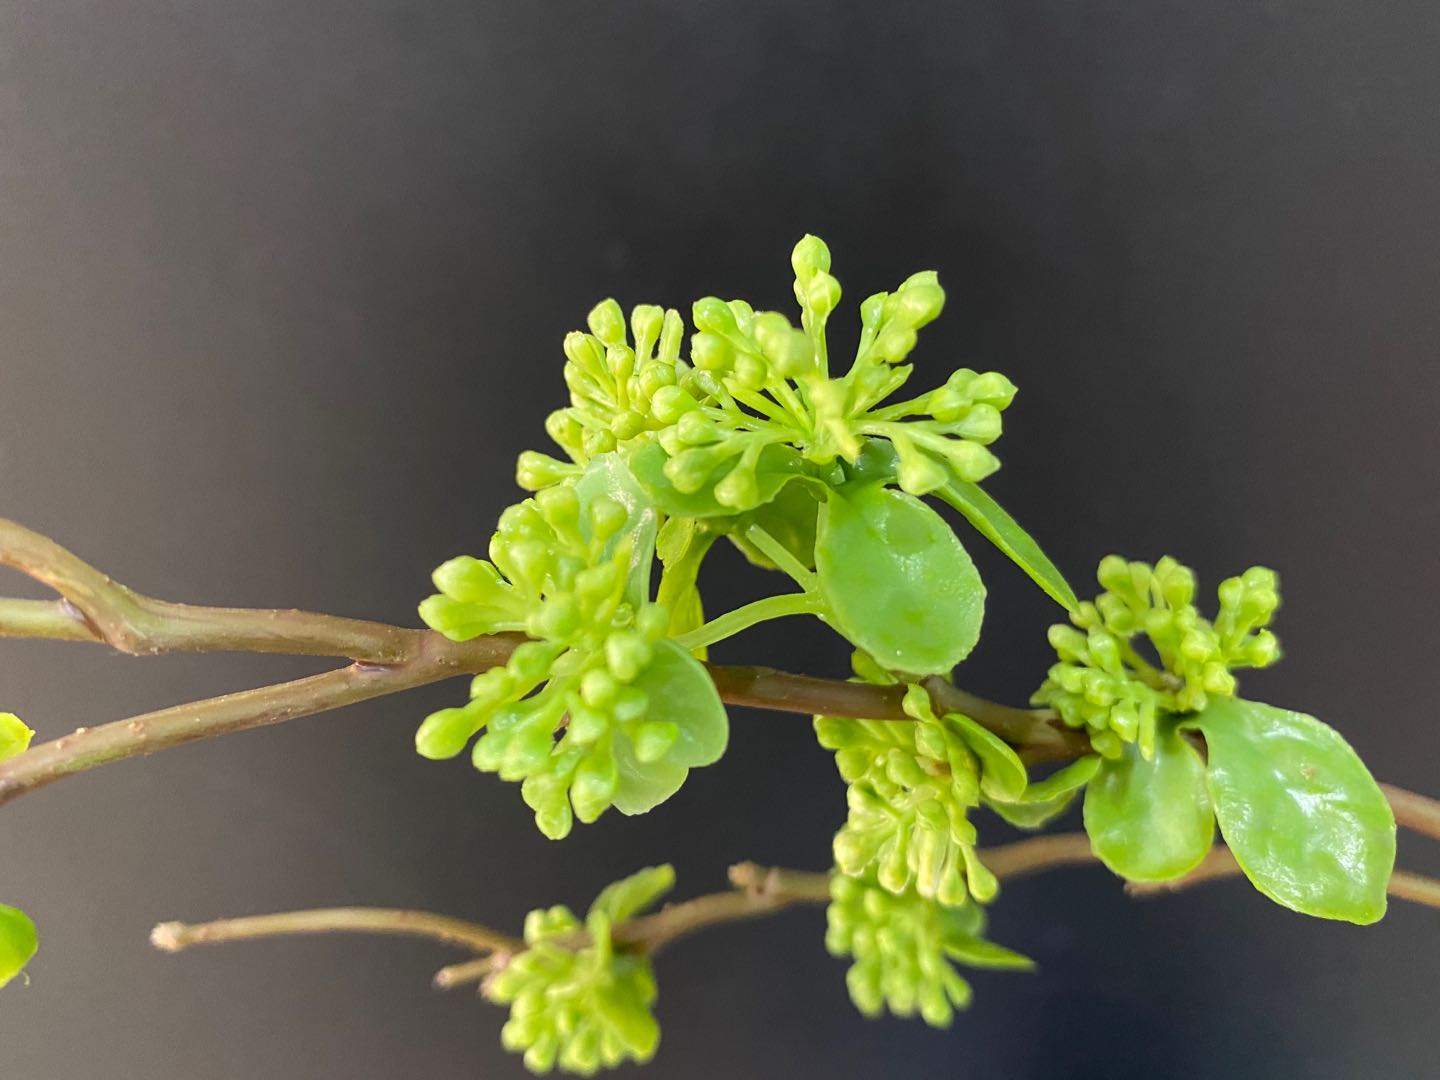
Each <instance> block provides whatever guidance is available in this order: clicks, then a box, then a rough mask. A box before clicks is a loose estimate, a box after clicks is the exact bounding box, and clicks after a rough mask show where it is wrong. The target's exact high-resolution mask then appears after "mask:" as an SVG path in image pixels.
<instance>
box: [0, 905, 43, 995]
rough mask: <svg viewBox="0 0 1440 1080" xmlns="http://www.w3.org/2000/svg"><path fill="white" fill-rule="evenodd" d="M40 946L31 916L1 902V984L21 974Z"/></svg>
mask: <svg viewBox="0 0 1440 1080" xmlns="http://www.w3.org/2000/svg"><path fill="white" fill-rule="evenodd" d="M39 947H40V941H39V939H38V938H37V937H36V935H35V924H34V923H33V922H31V921H30V916H28V915H26V914H25V913H24V912H23V911H21V910H20V909H19V908H13V907H9V906H8V905H6V904H0V986H4V985H5V984H6V983H8V982H9V981H10V980H11V979H13V978H14V977H15V976H16V975H19V974H20V972H21V971H23V970H24V968H25V965H26V964H28V963H29V962H30V958H31V957H32V956H34V955H35V950H36V949H38V948H39Z"/></svg>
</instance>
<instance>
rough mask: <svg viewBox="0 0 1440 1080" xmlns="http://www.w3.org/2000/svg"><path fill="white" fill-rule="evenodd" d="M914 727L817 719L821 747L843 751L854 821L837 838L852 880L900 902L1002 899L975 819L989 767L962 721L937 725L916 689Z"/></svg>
mask: <svg viewBox="0 0 1440 1080" xmlns="http://www.w3.org/2000/svg"><path fill="white" fill-rule="evenodd" d="M905 709H906V711H907V712H908V713H910V715H911V716H913V717H914V718H915V719H914V721H913V722H897V721H893V720H851V719H845V718H842V717H836V716H817V717H816V718H815V733H816V736H817V737H818V739H819V741H820V745H821V746H823V747H825V748H826V749H827V750H833V751H835V765H836V768H837V769H838V770H839V772H840V776H841V778H842V779H843V780H844V781H845V783H846V784H848V785H849V787H848V789H847V791H846V801H847V803H848V805H849V816H848V817H847V819H846V821H845V824H844V825H843V826H842V827H841V829H840V831H839V832H838V833H836V835H835V842H834V852H835V862H836V865H837V866H839V868H840V870H841V872H842V873H844V874H848V875H850V876H852V877H858V876H860V875H862V874H866V873H869V872H872V871H873V873H874V875H875V879H876V881H877V882H878V883H879V884H880V885H881V886H883V887H884V888H885V889H888V890H889V891H890V892H891V893H895V894H897V895H899V894H903V893H905V892H907V891H911V890H913V891H914V892H915V893H916V894H917V895H919V896H921V897H923V898H926V899H934V900H937V901H939V902H940V903H942V904H946V905H951V906H958V905H962V904H966V903H967V902H968V901H969V899H970V897H972V896H973V897H974V898H975V899H977V900H980V901H982V902H986V901H989V900H991V899H993V898H994V896H995V893H996V891H997V889H998V884H997V882H996V880H995V875H994V874H992V873H991V872H990V871H989V869H987V868H986V866H985V865H984V863H982V862H981V861H980V858H979V856H978V855H976V853H975V840H976V833H975V826H974V824H973V823H972V822H971V821H970V819H969V812H970V810H971V809H972V808H973V807H976V806H978V805H980V795H981V772H980V770H981V764H980V761H979V759H978V758H977V757H976V755H975V753H974V751H973V750H972V749H971V748H970V746H969V744H968V742H967V739H966V734H967V732H965V731H964V730H962V728H961V727H960V726H959V725H958V723H957V720H958V718H951V717H937V716H936V715H935V713H934V712H933V711H932V709H931V707H930V699H929V696H928V695H927V694H926V693H925V691H924V690H923V689H921V688H920V687H919V686H912V687H911V688H910V689H909V691H908V692H907V693H906V696H905Z"/></svg>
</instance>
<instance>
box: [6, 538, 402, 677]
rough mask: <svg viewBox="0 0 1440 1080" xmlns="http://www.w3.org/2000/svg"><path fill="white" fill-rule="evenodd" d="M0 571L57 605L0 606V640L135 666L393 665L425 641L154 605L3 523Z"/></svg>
mask: <svg viewBox="0 0 1440 1080" xmlns="http://www.w3.org/2000/svg"><path fill="white" fill-rule="evenodd" d="M0 566H10V567H14V568H15V569H16V570H19V571H20V572H21V573H22V574H26V575H28V576H29V577H32V578H34V579H35V580H36V581H39V582H42V583H43V584H45V585H48V586H50V588H52V589H54V590H55V591H56V592H57V593H59V594H60V596H61V597H62V600H60V601H58V602H48V603H47V602H44V601H30V600H3V601H0V637H47V638H48V637H53V638H58V639H60V640H63V641H95V642H103V643H105V644H108V645H111V646H113V647H114V648H116V649H119V650H120V651H121V652H124V653H130V654H131V655H132V656H153V655H155V654H157V653H166V652H226V651H228V652H256V653H287V654H291V655H297V656H337V657H345V658H348V659H351V660H359V661H363V662H365V663H371V664H395V663H401V662H403V661H405V660H408V659H410V658H412V657H413V656H415V655H416V653H417V652H418V650H419V647H420V642H419V640H418V639H419V638H420V637H421V636H422V631H419V630H406V629H403V628H401V627H398V626H389V625H386V624H385V623H376V622H367V621H364V620H361V619H345V618H341V617H339V616H335V615H316V614H314V613H312V612H308V611H288V610H265V609H258V610H252V609H249V608H224V607H197V606H193V605H190V604H172V603H170V602H168V601H165V600H155V599H152V598H151V597H148V596H143V595H141V594H140V593H137V592H135V591H134V590H133V589H129V588H127V587H125V586H124V585H121V584H120V583H119V582H116V581H113V580H111V579H110V578H109V577H108V576H107V575H105V574H103V573H101V572H100V571H99V570H97V569H95V567H93V566H91V565H90V564H89V563H87V562H85V560H83V559H81V558H80V557H79V556H78V555H75V554H73V553H72V552H70V551H68V550H67V549H65V548H63V547H61V546H60V545H59V544H57V543H56V542H55V541H54V540H51V539H50V538H49V537H46V536H41V535H40V534H39V533H37V532H34V531H32V530H30V529H27V528H25V526H23V525H20V524H17V523H16V522H13V521H8V520H6V519H4V518H0Z"/></svg>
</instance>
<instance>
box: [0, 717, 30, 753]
mask: <svg viewBox="0 0 1440 1080" xmlns="http://www.w3.org/2000/svg"><path fill="white" fill-rule="evenodd" d="M34 736H35V732H33V731H31V730H30V729H29V728H28V727H27V726H26V725H25V721H23V720H21V719H20V717H18V716H16V715H15V714H14V713H10V712H3V713H0V761H4V760H5V759H6V758H12V757H14V756H15V755H16V754H23V753H24V752H25V751H26V750H27V749H29V747H30V740H31V739H32V738H34Z"/></svg>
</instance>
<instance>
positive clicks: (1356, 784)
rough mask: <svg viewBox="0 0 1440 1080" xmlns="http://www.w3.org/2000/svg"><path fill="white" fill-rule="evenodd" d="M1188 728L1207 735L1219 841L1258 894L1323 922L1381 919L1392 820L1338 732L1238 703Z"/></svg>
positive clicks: (1210, 711) (1216, 702) (1223, 705)
mask: <svg viewBox="0 0 1440 1080" xmlns="http://www.w3.org/2000/svg"><path fill="white" fill-rule="evenodd" d="M1188 724H1189V725H1193V726H1194V727H1197V728H1199V729H1200V730H1201V731H1202V732H1204V734H1205V742H1206V745H1207V747H1208V748H1209V767H1208V769H1207V773H1206V775H1207V778H1208V780H1209V785H1210V792H1211V795H1212V797H1213V798H1214V801H1215V814H1216V816H1217V817H1218V818H1219V821H1220V832H1221V833H1222V834H1223V835H1224V837H1225V842H1226V843H1227V844H1229V845H1230V850H1231V851H1232V852H1234V854H1235V859H1236V861H1237V862H1238V863H1239V864H1240V868H1241V869H1242V870H1244V871H1245V874H1246V875H1247V876H1248V877H1249V878H1250V880H1251V881H1252V882H1253V883H1254V885H1255V887H1256V888H1257V889H1259V890H1260V891H1261V892H1262V893H1264V894H1265V895H1266V896H1268V897H1270V898H1271V899H1272V900H1274V901H1275V902H1276V903H1279V904H1283V905H1284V906H1285V907H1288V908H1293V909H1294V910H1295V911H1299V912H1302V913H1303V914H1306V915H1317V916H1319V917H1320V918H1324V919H1342V920H1344V921H1346V922H1353V923H1362V924H1363V923H1372V922H1375V921H1376V920H1377V919H1379V918H1380V917H1381V916H1382V915H1384V914H1385V888H1386V886H1387V885H1388V884H1389V881H1390V873H1391V871H1392V870H1393V869H1394V865H1395V817H1394V814H1393V813H1392V812H1391V810H1390V804H1389V803H1388V802H1386V800H1385V796H1384V794H1383V793H1382V792H1381V791H1380V788H1379V786H1378V785H1377V784H1376V783H1375V780H1374V778H1373V777H1372V776H1371V775H1370V771H1369V770H1368V769H1366V768H1365V765H1364V763H1363V762H1361V760H1360V758H1359V757H1357V756H1356V754H1355V751H1354V750H1352V749H1351V748H1350V744H1349V743H1347V742H1346V741H1345V740H1344V739H1343V738H1341V736H1340V734H1339V733H1338V732H1336V731H1335V730H1334V729H1333V728H1331V727H1329V726H1328V725H1326V724H1323V723H1321V722H1320V721H1319V720H1316V719H1315V718H1314V717H1313V716H1307V715H1306V714H1304V713H1298V712H1291V711H1289V710H1288V709H1279V708H1276V707H1274V706H1273V705H1262V704H1260V703H1259V702H1254V701H1243V700H1241V699H1239V698H1214V699H1212V700H1211V703H1210V705H1209V706H1208V707H1207V708H1206V709H1205V711H1204V712H1202V713H1200V714H1199V715H1198V716H1196V717H1195V718H1194V719H1193V720H1191V721H1189V722H1188Z"/></svg>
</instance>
